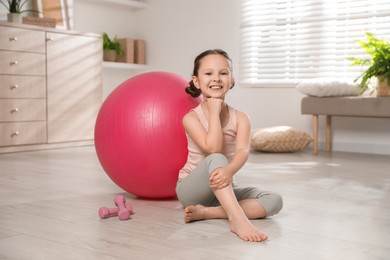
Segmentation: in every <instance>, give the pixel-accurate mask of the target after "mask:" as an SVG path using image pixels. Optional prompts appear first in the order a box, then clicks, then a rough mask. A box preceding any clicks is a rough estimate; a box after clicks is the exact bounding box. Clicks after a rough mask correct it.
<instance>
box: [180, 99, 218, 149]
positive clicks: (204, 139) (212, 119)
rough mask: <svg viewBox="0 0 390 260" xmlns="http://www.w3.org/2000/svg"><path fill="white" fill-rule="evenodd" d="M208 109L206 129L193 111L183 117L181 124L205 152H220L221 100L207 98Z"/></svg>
mask: <svg viewBox="0 0 390 260" xmlns="http://www.w3.org/2000/svg"><path fill="white" fill-rule="evenodd" d="M206 102H207V106H208V111H209V122H208V124H209V129H208V131H206V130H205V129H204V128H203V126H202V124H201V123H200V121H199V118H198V116H197V115H196V113H195V112H190V113H188V114H187V115H185V116H184V118H183V126H184V128H185V129H186V132H187V133H188V135H189V136H190V137H191V139H192V140H193V141H194V142H195V143H196V144H197V145H198V146H199V147H200V149H201V150H202V151H203V152H204V153H206V154H211V153H220V152H221V151H222V148H223V133H222V127H221V120H220V117H219V115H220V113H221V109H222V104H223V100H221V99H216V98H209V99H207V101H206Z"/></svg>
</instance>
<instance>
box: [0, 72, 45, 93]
mask: <svg viewBox="0 0 390 260" xmlns="http://www.w3.org/2000/svg"><path fill="white" fill-rule="evenodd" d="M45 97H46V78H45V77H43V76H13V75H0V98H45Z"/></svg>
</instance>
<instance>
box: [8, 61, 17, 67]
mask: <svg viewBox="0 0 390 260" xmlns="http://www.w3.org/2000/svg"><path fill="white" fill-rule="evenodd" d="M9 64H10V65H11V66H13V65H18V61H17V60H14V61H11V62H10V63H9Z"/></svg>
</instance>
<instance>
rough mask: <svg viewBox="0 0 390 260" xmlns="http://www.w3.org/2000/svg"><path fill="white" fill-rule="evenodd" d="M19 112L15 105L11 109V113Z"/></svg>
mask: <svg viewBox="0 0 390 260" xmlns="http://www.w3.org/2000/svg"><path fill="white" fill-rule="evenodd" d="M17 112H19V108H17V107H15V108H14V109H12V110H11V113H17Z"/></svg>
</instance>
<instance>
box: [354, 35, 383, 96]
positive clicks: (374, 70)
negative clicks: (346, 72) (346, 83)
mask: <svg viewBox="0 0 390 260" xmlns="http://www.w3.org/2000/svg"><path fill="white" fill-rule="evenodd" d="M365 35H366V38H367V41H362V40H357V43H358V44H359V45H360V47H362V48H363V49H364V50H365V52H366V53H367V54H369V55H370V56H371V57H370V58H366V59H358V58H355V57H350V58H348V59H349V60H351V61H352V66H357V65H359V66H368V68H367V69H366V70H365V71H364V72H363V73H362V74H361V75H360V76H359V77H358V78H356V80H355V81H358V80H359V79H361V81H360V87H361V88H362V90H366V89H367V87H368V84H369V83H370V80H371V79H372V78H373V77H376V78H377V84H378V85H377V96H390V85H389V84H390V44H389V42H388V41H387V40H386V39H379V38H378V37H376V36H375V35H374V34H372V33H369V32H366V33H365Z"/></svg>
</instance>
